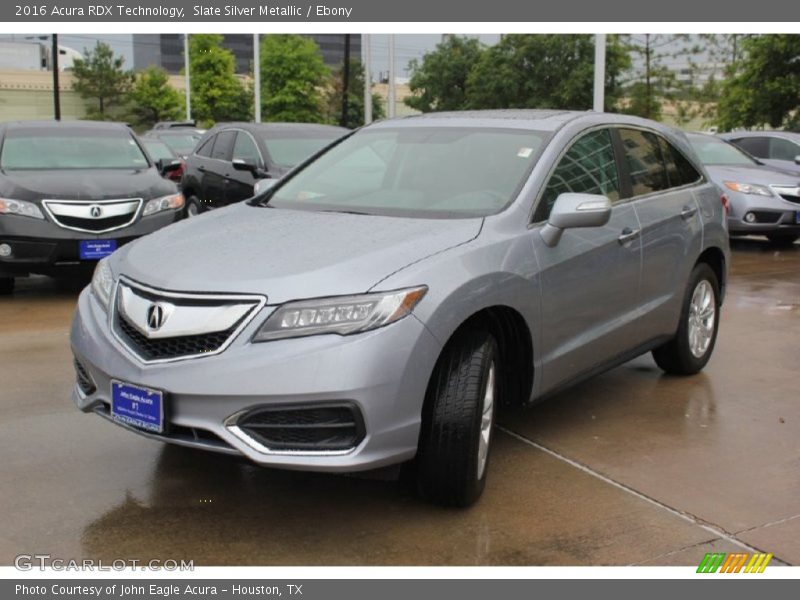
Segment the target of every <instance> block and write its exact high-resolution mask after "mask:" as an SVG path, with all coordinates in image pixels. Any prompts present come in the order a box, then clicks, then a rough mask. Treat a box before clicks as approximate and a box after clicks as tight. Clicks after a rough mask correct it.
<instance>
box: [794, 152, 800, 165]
mask: <svg viewBox="0 0 800 600" xmlns="http://www.w3.org/2000/svg"><path fill="white" fill-rule="evenodd" d="M794 164H796V165H800V154H798V155H797V156H795V157H794Z"/></svg>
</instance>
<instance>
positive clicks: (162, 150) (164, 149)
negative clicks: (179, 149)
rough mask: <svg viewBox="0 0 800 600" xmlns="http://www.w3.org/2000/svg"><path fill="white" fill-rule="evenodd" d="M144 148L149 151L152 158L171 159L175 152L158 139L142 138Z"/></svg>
mask: <svg viewBox="0 0 800 600" xmlns="http://www.w3.org/2000/svg"><path fill="white" fill-rule="evenodd" d="M142 144H144V147H145V149H146V150H147V151H148V152H149V153H150V156H151V157H152V158H153V160H162V159H167V160H169V159H172V158H175V153H174V152H173V151H172V150H170V149H169V146H167V145H166V144H165V143H164V142H160V141H158V140H142Z"/></svg>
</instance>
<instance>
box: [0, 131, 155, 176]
mask: <svg viewBox="0 0 800 600" xmlns="http://www.w3.org/2000/svg"><path fill="white" fill-rule="evenodd" d="M147 167H148V161H147V157H146V156H145V155H144V153H143V152H142V149H141V148H140V147H139V145H138V144H137V143H136V140H134V139H133V136H132V135H130V134H129V133H128V132H126V131H124V130H117V129H114V130H99V129H98V130H95V129H91V130H90V129H78V128H76V129H72V130H70V129H63V128H60V127H59V128H57V129H56V128H54V129H46V128H31V129H12V130H10V131H8V132H7V133H6V136H5V139H4V140H3V148H2V152H1V153H0V168H2V169H11V170H13V169H26V170H47V169H145V168H147Z"/></svg>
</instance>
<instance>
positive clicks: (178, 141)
mask: <svg viewBox="0 0 800 600" xmlns="http://www.w3.org/2000/svg"><path fill="white" fill-rule="evenodd" d="M159 139H160V140H161V141H162V142H164V143H165V144H166V145H167V146H169V147H170V148H172V151H173V152H174V153H175V154H179V155H181V156H186V155H187V154H191V153H192V150H194V147H195V146H196V145H197V142H198V140H199V139H200V136H199V135H195V134H186V135H175V134H172V133H171V134H169V135H162V136H160V138H159Z"/></svg>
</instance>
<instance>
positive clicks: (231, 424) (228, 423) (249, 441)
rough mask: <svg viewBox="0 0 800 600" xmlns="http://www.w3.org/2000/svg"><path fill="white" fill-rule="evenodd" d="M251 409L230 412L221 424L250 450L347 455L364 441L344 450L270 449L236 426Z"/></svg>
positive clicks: (274, 454) (262, 452)
mask: <svg viewBox="0 0 800 600" xmlns="http://www.w3.org/2000/svg"><path fill="white" fill-rule="evenodd" d="M251 410H252V409H251V408H247V409H244V410H240V411H239V412H236V413H234V414H232V415H231V416H230V417H228V418H227V419H225V421H224V422H223V425H224V426H225V429H227V430H228V431H229V432H231V434H233V435H234V436H235V437H236V438H237V439H238V440H239V441H241V442H244V443H245V444H246V445H247V446H248V447H249V448H250V449H251V450H255V451H256V452H258V453H259V454H267V455H270V456H347V455H348V454H352V453H353V452H355V450H356V448H358V446H360V445H361V444H363V443H364V441H363V440H362V441H361V443H360V444H358V445H357V446H353V447H352V448H347V449H346V450H272V449H270V448H268V447H267V446H265V445H264V444H262V443H261V442H259V441H257V440H255V439H253V438H252V437H250V436H249V435H247V434H246V433H245V432H244V431H243V430H242V428H241V427H239V426H238V424H237V422H238V421H239V418H240V417H241V416H242V415H244V414H246V413H249V412H250V411H251ZM364 439H366V438H364Z"/></svg>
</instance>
